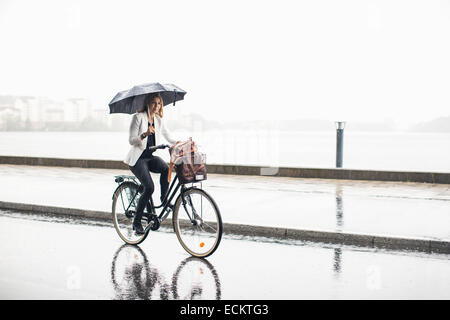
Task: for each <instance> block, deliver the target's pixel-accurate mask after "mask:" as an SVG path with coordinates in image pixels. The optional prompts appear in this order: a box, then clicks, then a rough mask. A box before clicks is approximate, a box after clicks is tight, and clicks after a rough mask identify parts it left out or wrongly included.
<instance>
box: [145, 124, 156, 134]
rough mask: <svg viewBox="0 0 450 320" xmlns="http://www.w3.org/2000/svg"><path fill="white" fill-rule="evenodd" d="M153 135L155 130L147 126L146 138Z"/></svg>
mask: <svg viewBox="0 0 450 320" xmlns="http://www.w3.org/2000/svg"><path fill="white" fill-rule="evenodd" d="M154 133H155V128H153V126H152V125H148V129H147V132H145V135H146V136H147V137H148V136H149V135H151V134H154Z"/></svg>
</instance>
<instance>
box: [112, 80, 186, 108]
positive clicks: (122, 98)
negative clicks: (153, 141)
mask: <svg viewBox="0 0 450 320" xmlns="http://www.w3.org/2000/svg"><path fill="white" fill-rule="evenodd" d="M154 93H159V94H160V95H161V97H162V99H163V103H164V105H165V106H166V105H168V104H171V103H173V104H174V105H175V102H176V101H179V100H183V99H184V95H185V94H186V91H184V90H183V89H181V88H179V87H177V86H176V85H173V84H170V83H167V84H161V83H159V82H154V83H145V84H141V85H138V86H134V87H133V88H131V89H129V90H125V91H121V92H119V93H118V94H116V96H115V97H114V98H113V99H112V100H111V102H110V103H109V113H128V114H133V113H135V112H136V110H138V109H140V108H141V107H142V106H143V104H144V100H145V98H146V97H147V96H148V95H149V94H154Z"/></svg>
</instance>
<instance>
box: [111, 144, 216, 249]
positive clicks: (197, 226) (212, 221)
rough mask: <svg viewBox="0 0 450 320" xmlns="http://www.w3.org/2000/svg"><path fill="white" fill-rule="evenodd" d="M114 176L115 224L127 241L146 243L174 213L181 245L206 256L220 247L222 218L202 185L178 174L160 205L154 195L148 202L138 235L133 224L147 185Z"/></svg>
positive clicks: (175, 229)
mask: <svg viewBox="0 0 450 320" xmlns="http://www.w3.org/2000/svg"><path fill="white" fill-rule="evenodd" d="M165 148H169V146H168V145H165V144H161V145H158V146H153V147H150V148H149V149H150V151H155V150H157V149H165ZM114 178H115V182H116V183H118V184H119V186H118V187H117V188H116V190H115V191H114V193H113V197H112V200H113V202H112V218H113V222H114V227H115V229H116V231H117V233H118V234H119V236H120V238H121V239H122V240H123V241H125V242H126V243H128V244H133V245H137V244H140V243H142V242H143V241H144V240H145V239H146V238H147V236H148V234H149V233H150V231H156V230H158V229H159V227H160V226H161V224H162V223H163V221H165V220H166V219H167V217H168V216H169V214H170V213H171V212H172V226H173V229H174V232H175V234H176V235H177V238H178V241H179V242H180V244H181V246H182V247H183V248H184V249H185V250H186V251H187V252H188V253H189V254H191V255H192V256H194V257H202V258H203V257H207V256H210V255H211V254H213V253H214V251H215V250H216V249H217V247H218V246H219V244H220V241H221V239H222V232H223V226H222V217H221V215H220V211H219V208H218V206H217V204H216V202H215V201H214V199H213V198H212V197H211V196H210V195H209V194H208V193H207V192H206V191H204V190H203V189H202V188H201V187H200V188H198V186H197V185H194V184H195V183H192V186H190V187H186V184H182V183H180V181H179V179H178V175H176V174H175V177H174V179H173V181H172V183H171V184H170V186H169V190H168V191H167V193H166V195H165V196H164V199H163V201H162V202H161V204H160V205H159V206H155V205H154V203H153V197H150V200H149V202H148V203H147V204H146V209H147V212H144V215H143V219H142V226H143V228H144V234H142V235H138V234H136V233H135V232H134V231H133V226H132V224H133V218H134V215H135V213H136V208H137V204H138V201H139V197H140V195H141V194H142V192H143V190H144V187H143V186H142V185H141V184H140V182H139V180H138V179H137V178H136V177H135V176H134V175H133V176H130V175H119V176H114ZM177 181H178V183H177V184H176V186H175V183H176V182H177ZM174 186H175V188H174ZM179 189H180V193H179V195H178V196H177V198H176V200H175V204H174V205H173V204H172V200H173V199H174V197H175V195H176V193H177V191H178V190H179ZM119 199H120V201H119ZM120 204H122V206H120ZM158 208H162V209H161V212H160V214H159V215H157V214H156V211H155V209H158Z"/></svg>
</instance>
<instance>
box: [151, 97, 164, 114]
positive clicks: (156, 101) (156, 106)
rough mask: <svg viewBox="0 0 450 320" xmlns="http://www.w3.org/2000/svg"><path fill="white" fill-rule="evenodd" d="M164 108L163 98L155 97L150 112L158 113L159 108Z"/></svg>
mask: <svg viewBox="0 0 450 320" xmlns="http://www.w3.org/2000/svg"><path fill="white" fill-rule="evenodd" d="M161 108H162V104H161V99H159V98H155V99H153V100H152V102H150V112H151V113H158V112H159V109H161Z"/></svg>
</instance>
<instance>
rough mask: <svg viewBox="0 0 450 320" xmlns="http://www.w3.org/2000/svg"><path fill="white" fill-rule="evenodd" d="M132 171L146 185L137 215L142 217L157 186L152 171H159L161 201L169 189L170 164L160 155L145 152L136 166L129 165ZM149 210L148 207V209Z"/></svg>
mask: <svg viewBox="0 0 450 320" xmlns="http://www.w3.org/2000/svg"><path fill="white" fill-rule="evenodd" d="M129 167H130V170H131V172H133V174H134V175H135V176H136V178H138V179H139V181H140V182H141V184H142V185H143V186H144V193H143V194H142V195H141V197H140V199H139V202H138V205H137V208H136V217H137V218H138V219H139V218H142V215H143V213H144V208H145V206H146V204H147V203H148V202H149V200H150V197H151V196H152V194H153V191H155V186H154V184H153V180H152V177H151V176H150V171H151V172H154V173H159V174H160V177H159V183H160V185H161V197H160V199H161V202H162V200H163V199H164V196H165V195H166V193H167V190H168V189H169V182H168V181H167V177H168V176H169V166H168V165H167V163H165V162H164V160H163V159H161V158H160V157H158V156H154V155H148V154H147V153H146V152H144V153H143V154H142V155H141V157H140V158H139V159H138V161H137V162H136V164H135V165H134V166H129ZM147 210H148V209H147Z"/></svg>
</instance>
